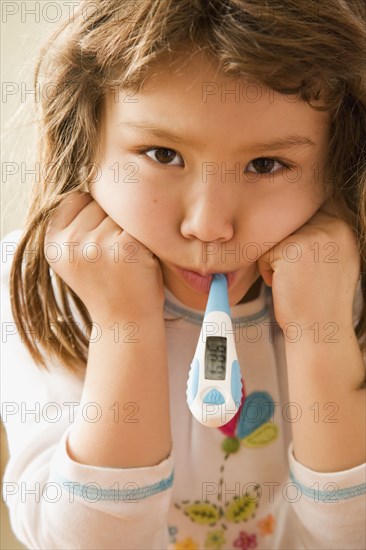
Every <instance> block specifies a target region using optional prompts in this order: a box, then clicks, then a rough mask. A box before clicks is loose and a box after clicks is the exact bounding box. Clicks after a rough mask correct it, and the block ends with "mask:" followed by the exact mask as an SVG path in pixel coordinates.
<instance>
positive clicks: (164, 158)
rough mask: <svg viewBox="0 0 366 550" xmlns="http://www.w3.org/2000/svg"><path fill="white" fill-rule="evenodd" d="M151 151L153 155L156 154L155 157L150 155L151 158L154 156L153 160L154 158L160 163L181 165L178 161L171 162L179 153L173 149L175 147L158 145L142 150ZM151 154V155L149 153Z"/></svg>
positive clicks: (144, 151)
mask: <svg viewBox="0 0 366 550" xmlns="http://www.w3.org/2000/svg"><path fill="white" fill-rule="evenodd" d="M150 151H152V152H153V153H152V154H153V155H156V156H155V158H153V157H149V158H152V160H154V161H155V162H157V163H158V164H165V165H168V166H179V164H177V163H173V164H170V163H171V162H172V160H175V157H176V155H177V153H176V152H175V151H173V149H166V148H165V147H156V148H154V149H152V148H151V149H144V150H142V151H141V152H143V153H146V154H147V153H149V152H150ZM147 156H149V155H147Z"/></svg>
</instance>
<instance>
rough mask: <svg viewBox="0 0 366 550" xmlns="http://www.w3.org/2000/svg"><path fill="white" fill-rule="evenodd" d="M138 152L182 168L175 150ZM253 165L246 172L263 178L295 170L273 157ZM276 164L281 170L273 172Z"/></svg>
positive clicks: (258, 160) (145, 150) (255, 160)
mask: <svg viewBox="0 0 366 550" xmlns="http://www.w3.org/2000/svg"><path fill="white" fill-rule="evenodd" d="M137 152H138V153H139V154H140V155H144V154H146V155H147V156H148V157H149V158H150V159H151V160H153V161H154V162H156V164H163V165H165V166H180V164H179V162H177V157H178V156H180V155H179V153H176V152H175V151H174V150H173V149H167V148H166V147H149V148H147V147H146V148H144V149H139V150H138V151H137ZM148 153H150V154H152V155H153V156H149V155H148ZM154 156H155V158H154ZM181 158H182V157H181ZM251 164H252V165H253V167H254V169H255V170H248V168H246V169H245V172H249V173H251V174H256V175H261V176H266V175H274V174H276V173H277V172H279V171H280V170H281V169H282V168H289V169H291V168H293V165H291V164H288V163H286V162H283V161H280V160H277V159H275V158H272V157H259V158H257V159H254V160H252V161H251V162H250V163H249V164H248V165H247V166H250V165H251ZM276 164H277V165H279V168H277V170H275V171H273V168H274V165H276Z"/></svg>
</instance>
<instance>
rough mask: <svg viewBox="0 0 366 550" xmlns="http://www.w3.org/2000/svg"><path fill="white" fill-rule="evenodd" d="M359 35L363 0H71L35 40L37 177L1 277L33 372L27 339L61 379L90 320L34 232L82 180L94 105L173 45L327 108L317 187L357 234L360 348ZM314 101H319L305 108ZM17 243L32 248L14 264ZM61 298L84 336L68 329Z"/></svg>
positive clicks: (365, 278) (362, 101) (228, 72)
mask: <svg viewBox="0 0 366 550" xmlns="http://www.w3.org/2000/svg"><path fill="white" fill-rule="evenodd" d="M365 28H366V15H365V5H364V0H326V1H322V0H320V1H317V2H315V1H313V0H271V1H268V0H267V1H264V0H179V2H177V1H175V0H154V1H153V2H150V1H147V0H134V1H131V0H99V2H98V3H97V2H92V3H88V2H81V4H80V7H79V9H78V10H77V12H75V14H74V17H73V19H72V20H67V21H65V22H64V23H63V24H62V25H61V26H60V27H59V29H58V30H57V31H56V32H55V33H54V34H53V35H52V36H51V38H50V39H49V41H48V42H47V43H46V44H45V46H44V47H43V49H42V51H41V53H40V58H39V61H38V62H37V65H36V68H35V86H36V85H41V89H45V87H47V93H42V96H41V103H40V105H41V112H40V116H39V118H40V122H41V123H40V137H39V144H38V160H39V162H40V166H41V167H45V168H46V170H42V173H43V174H44V177H43V179H42V181H41V182H40V183H39V182H37V183H34V186H33V189H32V196H31V201H30V205H29V209H28V213H27V217H26V221H25V230H24V232H23V234H22V238H21V240H20V243H19V246H18V248H17V251H16V253H15V257H14V261H13V264H12V269H11V274H10V286H11V304H12V311H13V315H14V319H15V322H16V324H17V327H18V330H19V332H20V335H21V337H22V339H23V341H24V342H25V344H26V346H27V348H28V350H29V351H30V353H31V355H32V357H33V359H34V360H35V362H36V363H37V364H38V365H41V366H42V367H45V368H47V365H46V362H45V360H44V358H43V357H42V355H41V353H40V350H39V348H38V347H37V344H40V345H42V346H43V348H44V349H45V351H46V352H47V353H50V354H54V355H55V356H56V357H57V359H58V360H59V361H61V362H62V364H63V365H64V366H65V367H66V368H68V369H69V370H70V371H72V372H76V371H77V370H78V369H80V368H81V369H83V368H85V365H86V361H87V349H88V344H89V337H90V334H91V328H92V327H91V319H90V316H89V314H88V311H87V309H86V307H85V306H84V304H83V303H82V301H81V300H80V299H79V298H78V296H77V295H76V294H75V293H74V292H73V291H72V289H71V288H70V287H68V285H66V283H64V281H63V280H62V279H61V278H59V277H58V276H57V275H56V274H55V273H53V274H52V270H51V272H50V269H49V264H48V263H47V261H46V258H45V255H44V237H45V231H46V227H47V222H48V220H49V218H50V216H51V215H52V213H53V212H54V210H55V209H56V208H57V207H58V205H59V204H60V202H61V201H62V200H64V199H65V197H66V196H67V195H68V194H70V193H71V192H73V191H75V190H80V191H85V190H86V189H89V185H90V184H91V182H92V180H93V178H94V174H95V173H94V170H95V165H94V164H93V161H94V159H95V158H96V153H97V146H98V128H99V121H100V108H101V104H102V99H103V97H104V96H105V94H106V93H107V91H111V90H113V89H114V90H116V89H118V87H124V88H131V89H133V90H136V91H139V90H140V89H141V88H142V86H143V83H144V80H145V79H146V78H147V77H148V75H149V71H151V69H152V68H153V66H154V63H156V62H158V61H159V60H160V59H161V58H162V56H163V55H166V54H171V55H172V57H173V59H174V55H175V53H176V52H178V51H182V49H183V47H184V51H185V52H186V54H187V52H189V53H190V54H193V53H194V52H198V51H202V52H204V53H205V54H206V55H207V56H209V57H210V58H211V59H213V60H214V61H215V63H216V65H217V67H218V69H219V71H221V74H223V75H225V76H228V77H233V78H247V79H249V80H252V81H253V80H254V81H255V82H258V83H260V84H263V85H264V86H266V87H268V88H270V89H273V90H275V91H277V92H280V93H284V94H294V96H296V95H297V96H298V97H299V98H300V99H301V100H303V101H307V102H308V103H309V105H311V106H312V107H314V108H316V109H319V110H328V111H330V112H331V115H332V116H331V131H330V135H331V140H330V144H329V149H328V161H326V164H325V166H326V172H327V173H326V174H325V176H326V177H325V178H324V185H325V188H326V191H327V193H328V196H329V197H330V198H334V199H335V201H336V202H337V204H340V205H344V207H345V209H344V210H343V207H342V211H344V212H346V214H342V215H346V217H347V220H348V221H349V223H350V224H351V226H352V227H353V229H354V232H355V235H356V236H357V242H358V247H359V252H360V258H361V290H362V297H363V305H362V312H361V316H360V319H359V320H358V323H357V325H356V328H355V332H356V335H357V338H358V339H359V342H360V346H361V349H362V350H364V349H365V348H366V342H365V334H366V196H365V189H366V148H365V143H366V66H365V63H366V62H365V44H366V30H365ZM42 69H44V73H43V74H42ZM50 83H52V86H50V85H49V84H50ZM319 99H321V100H322V102H321V106H320V104H318V105H316V104H313V103H314V102H315V103H316V102H317V101H318V100H319ZM27 247H29V248H30V249H31V250H35V251H36V253H34V254H32V255H28V258H27V262H26V263H25V264H24V265H23V269H22V263H23V257H24V255H25V253H26V250H27ZM51 275H52V276H53V277H55V281H56V283H57V288H58V291H59V292H60V296H61V304H62V308H63V310H61V309H60V307H59V305H58V303H57V301H56V298H55V294H54V292H53V288H52V282H51ZM70 300H73V302H74V304H75V305H76V307H77V310H78V312H79V313H80V315H81V318H82V320H83V322H84V323H85V326H86V327H88V328H87V334H85V331H82V330H81V329H80V328H79V327H78V326H77V324H75V322H74V321H75V320H74V319H73V315H72V312H71V309H70V304H71V302H70ZM55 329H57V330H56V332H57V334H55Z"/></svg>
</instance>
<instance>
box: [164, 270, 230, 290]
mask: <svg viewBox="0 0 366 550" xmlns="http://www.w3.org/2000/svg"><path fill="white" fill-rule="evenodd" d="M175 269H176V270H177V272H178V274H179V275H180V276H181V277H182V278H183V279H184V281H186V283H187V284H188V285H189V286H190V287H191V288H193V289H194V290H197V291H198V292H202V293H204V294H208V293H209V291H210V286H211V282H212V278H213V276H214V274H215V273H221V274H223V275H225V276H226V279H227V286H228V290H230V288H231V287H232V285H233V282H234V280H235V276H236V273H237V271H230V272H227V273H224V272H222V271H206V272H197V271H191V270H189V269H184V268H182V267H178V266H175Z"/></svg>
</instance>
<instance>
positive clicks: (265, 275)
mask: <svg viewBox="0 0 366 550" xmlns="http://www.w3.org/2000/svg"><path fill="white" fill-rule="evenodd" d="M273 248H274V247H273ZM273 248H270V249H269V250H268V251H267V252H266V253H265V254H263V256H261V257H260V258H259V259H258V261H257V264H258V271H259V273H260V275H261V277H262V279H263V280H264V282H265V283H266V285H267V286H272V279H273V273H274V271H273V269H272V265H271V261H270V258H271V254H270V252H271V251H272V257H273Z"/></svg>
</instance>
